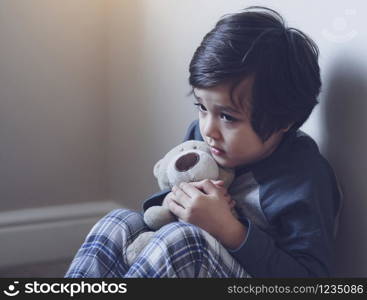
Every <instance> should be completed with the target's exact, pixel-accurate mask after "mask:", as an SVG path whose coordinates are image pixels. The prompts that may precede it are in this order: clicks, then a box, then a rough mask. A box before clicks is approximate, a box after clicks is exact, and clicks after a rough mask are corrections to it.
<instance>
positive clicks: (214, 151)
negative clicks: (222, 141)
mask: <svg viewBox="0 0 367 300" xmlns="http://www.w3.org/2000/svg"><path fill="white" fill-rule="evenodd" d="M210 151H211V153H212V154H214V155H216V156H221V155H223V154H224V151H223V150H222V149H219V148H216V147H213V146H211V147H210Z"/></svg>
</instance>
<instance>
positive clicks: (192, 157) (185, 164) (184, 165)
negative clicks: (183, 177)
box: [175, 152, 200, 172]
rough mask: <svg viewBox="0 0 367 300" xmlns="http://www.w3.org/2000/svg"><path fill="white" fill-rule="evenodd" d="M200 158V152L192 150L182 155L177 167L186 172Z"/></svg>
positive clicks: (176, 164) (178, 169)
mask: <svg viewBox="0 0 367 300" xmlns="http://www.w3.org/2000/svg"><path fill="white" fill-rule="evenodd" d="M199 159H200V156H199V154H197V153H195V152H190V153H187V154H185V155H182V156H181V157H180V158H179V159H178V160H177V161H176V163H175V168H176V170H177V171H179V172H185V171H187V170H190V169H191V168H192V167H194V166H195V165H196V164H197V163H198V161H199Z"/></svg>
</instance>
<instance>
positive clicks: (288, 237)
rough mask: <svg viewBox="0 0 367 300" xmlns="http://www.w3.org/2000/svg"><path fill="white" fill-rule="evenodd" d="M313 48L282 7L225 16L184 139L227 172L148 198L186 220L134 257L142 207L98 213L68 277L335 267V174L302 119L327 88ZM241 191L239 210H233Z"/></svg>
mask: <svg viewBox="0 0 367 300" xmlns="http://www.w3.org/2000/svg"><path fill="white" fill-rule="evenodd" d="M317 59H318V49H317V46H316V45H315V44H314V43H313V41H312V40H311V39H309V38H308V37H307V36H306V35H304V34H303V33H302V32H301V31H299V30H296V29H293V28H286V27H285V25H284V22H283V20H282V18H281V16H280V15H279V14H277V13H276V12H275V11H273V10H270V9H266V8H260V7H252V8H248V9H246V10H245V11H244V12H241V13H237V14H233V15H230V16H227V17H225V18H223V19H221V20H220V21H219V22H218V23H217V24H216V26H215V28H214V29H213V30H212V31H210V32H209V33H208V34H207V35H206V36H205V37H204V39H203V41H202V43H201V45H200V46H199V47H198V49H197V50H196V52H195V54H194V56H193V58H192V61H191V63H190V78H189V81H190V84H191V86H192V87H193V90H192V93H193V94H194V97H195V99H196V101H197V102H196V103H195V105H196V106H197V107H198V109H199V121H194V122H193V123H192V124H191V126H190V127H189V130H188V132H187V134H186V137H185V140H188V139H196V140H204V141H205V142H207V143H208V144H209V145H210V146H211V151H212V154H213V157H214V158H215V160H216V161H217V163H218V164H220V165H222V166H224V167H230V168H234V169H235V172H236V173H235V174H236V177H235V180H234V182H233V183H232V185H231V186H230V187H229V189H228V191H227V190H226V189H225V188H223V187H222V186H221V184H220V182H211V181H209V180H204V181H201V182H196V183H183V184H181V185H180V186H178V187H177V186H176V187H174V188H173V189H172V191H163V192H161V193H159V194H156V195H154V196H152V197H151V198H150V199H148V200H146V201H145V202H144V204H143V208H144V210H146V209H147V208H148V207H150V206H152V205H161V204H162V205H165V206H167V207H168V208H169V209H170V210H171V211H172V212H173V213H174V214H175V215H177V217H179V218H180V219H181V220H183V221H184V222H174V223H171V224H168V225H166V226H164V227H162V228H161V229H160V230H158V231H157V232H156V233H155V236H154V238H153V240H152V241H151V242H150V244H149V245H148V246H147V247H146V248H145V249H144V251H143V252H142V253H141V255H140V256H139V257H138V259H137V260H136V262H135V263H134V264H133V265H132V266H127V264H126V259H125V252H124V251H125V250H126V247H127V246H128V245H129V243H131V241H133V240H134V238H135V237H136V236H137V235H139V234H140V233H141V232H143V231H145V230H148V228H147V227H146V225H145V224H144V222H143V220H142V216H141V214H139V213H136V212H132V211H128V210H115V211H113V212H111V213H110V214H108V215H107V216H106V217H105V218H103V219H102V220H100V221H99V222H98V223H97V224H96V225H95V226H94V227H93V229H92V230H91V232H90V234H89V235H88V237H87V239H86V241H85V243H84V244H83V246H82V247H81V249H80V250H79V251H78V253H77V255H76V257H75V259H74V261H73V263H72V265H71V266H70V269H69V271H68V273H67V274H66V277H113V276H117V277H123V276H124V277H318V276H323V277H325V276H330V275H331V267H332V241H333V234H334V221H335V219H336V215H337V211H338V208H339V206H340V195H339V193H338V189H337V184H336V180H335V177H334V174H333V171H332V169H331V168H330V166H329V164H328V163H327V161H326V160H325V159H324V158H323V157H322V156H321V154H320V153H319V150H318V148H317V145H316V143H315V142H314V141H313V140H312V139H311V138H310V137H309V136H307V135H305V134H304V133H302V132H300V131H299V130H298V128H299V127H300V126H301V125H302V124H303V123H304V122H305V121H306V120H307V118H308V117H309V115H310V113H311V112H312V110H313V108H314V106H315V105H316V104H317V96H318V94H319V91H320V87H321V80H320V71H319V66H318V62H317ZM233 201H235V203H236V209H237V211H238V214H239V216H240V218H239V220H238V219H235V218H234V216H233V215H232V214H231V211H230V209H231V205H232V204H231V203H232V202H233Z"/></svg>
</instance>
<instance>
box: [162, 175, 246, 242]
mask: <svg viewBox="0 0 367 300" xmlns="http://www.w3.org/2000/svg"><path fill="white" fill-rule="evenodd" d="M170 194H171V195H170V196H168V195H167V196H166V198H167V200H166V198H165V200H166V203H167V205H168V208H169V209H170V211H171V212H172V213H173V214H175V215H176V216H177V217H178V218H179V219H181V220H183V221H186V222H188V223H191V224H194V225H197V226H199V227H201V228H202V229H204V230H206V231H207V232H209V233H210V234H211V235H213V236H214V237H215V238H216V239H218V240H219V241H220V242H221V243H222V244H223V245H224V246H226V247H229V248H236V247H237V246H239V245H240V244H241V243H242V241H243V240H244V238H245V228H244V226H243V225H242V224H241V223H240V222H239V221H238V220H237V219H236V218H235V217H234V216H233V214H232V212H231V206H233V202H232V200H231V198H230V196H229V195H228V193H227V190H226V189H225V188H224V187H223V183H220V182H215V183H213V182H212V181H210V180H208V179H206V180H203V181H199V182H191V183H181V184H180V186H179V187H177V186H175V187H173V188H172V192H171V193H170Z"/></svg>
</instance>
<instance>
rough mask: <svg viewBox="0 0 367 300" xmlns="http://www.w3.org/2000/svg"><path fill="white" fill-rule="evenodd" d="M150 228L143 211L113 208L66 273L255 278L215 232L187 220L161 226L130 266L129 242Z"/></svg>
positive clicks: (84, 275) (79, 251) (94, 228)
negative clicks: (218, 238) (224, 245)
mask: <svg viewBox="0 0 367 300" xmlns="http://www.w3.org/2000/svg"><path fill="white" fill-rule="evenodd" d="M148 230H149V228H148V227H147V226H146V225H145V224H144V221H143V216H142V214H141V213H138V212H135V211H131V210H125V209H116V210H113V211H112V212H110V213H109V214H107V215H106V216H105V217H103V218H102V219H101V220H99V221H98V222H97V223H96V224H95V225H94V226H93V228H92V229H91V231H90V232H89V234H88V235H87V237H86V239H85V242H84V243H83V244H82V246H81V247H80V249H79V250H78V252H77V254H76V255H75V257H74V259H73V261H72V263H71V265H70V267H69V269H68V271H67V273H66V274H65V277H69V278H83V277H87V278H92V277H93V278H96V277H98V278H107V277H125V278H127V277H134V278H135V277H145V278H147V277H149V278H153V277H171V278H172V277H175V278H177V277H190V278H193V277H232V278H243V277H250V276H249V275H248V274H247V273H246V271H245V270H244V269H243V268H242V267H241V265H240V264H239V263H238V262H237V261H236V260H235V259H234V258H233V257H232V256H231V255H230V254H229V252H228V251H227V250H226V249H225V248H224V247H223V246H222V245H221V244H220V243H219V242H218V241H217V240H216V239H215V238H214V237H212V236H211V235H210V234H209V233H207V232H206V231H204V230H202V229H200V228H199V227H197V226H194V225H192V224H189V223H185V222H174V223H170V224H167V225H165V226H163V227H162V228H161V229H159V230H158V231H156V233H155V234H154V236H153V238H152V240H151V241H150V242H149V244H148V245H147V246H146V247H145V248H144V250H143V251H142V253H141V254H140V255H139V256H138V258H137V259H136V260H135V262H134V263H133V264H132V265H131V266H128V264H127V262H126V256H125V253H126V248H127V246H128V245H129V244H130V243H131V242H132V241H133V240H134V239H135V238H136V237H137V236H138V235H139V234H140V233H142V232H144V231H148Z"/></svg>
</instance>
